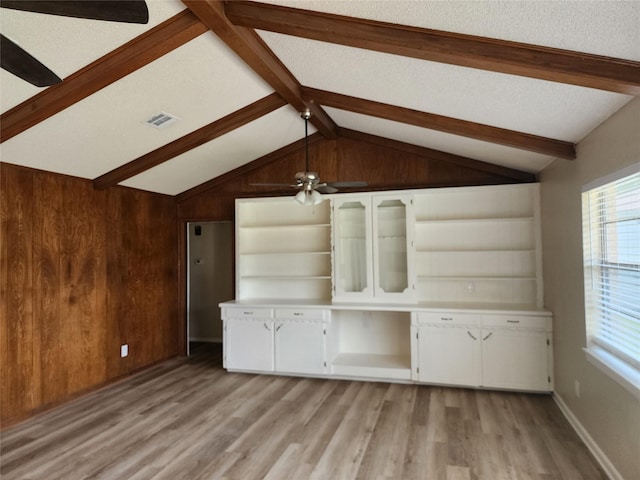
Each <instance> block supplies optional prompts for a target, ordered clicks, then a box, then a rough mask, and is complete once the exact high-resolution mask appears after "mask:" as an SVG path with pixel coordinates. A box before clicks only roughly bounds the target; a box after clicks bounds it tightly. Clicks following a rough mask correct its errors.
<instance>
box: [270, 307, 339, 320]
mask: <svg viewBox="0 0 640 480" xmlns="http://www.w3.org/2000/svg"><path fill="white" fill-rule="evenodd" d="M327 313H328V310H325V309H322V308H276V314H275V317H276V318H280V319H285V318H286V319H292V318H293V319H300V320H302V319H305V320H324V319H325V318H326V317H327V315H326V314H327Z"/></svg>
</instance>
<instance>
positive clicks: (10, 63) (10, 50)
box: [0, 35, 62, 87]
mask: <svg viewBox="0 0 640 480" xmlns="http://www.w3.org/2000/svg"><path fill="white" fill-rule="evenodd" d="M0 50H1V51H2V56H0V67H2V68H3V69H4V70H6V71H7V72H10V73H13V74H14V75H15V76H17V77H20V78H21V79H23V80H26V81H27V82H29V83H31V84H32V85H35V86H36V87H48V86H50V85H54V84H56V83H60V82H62V79H61V78H60V77H58V76H57V75H56V74H55V73H53V72H52V71H51V70H49V69H48V68H47V67H45V66H44V65H43V64H42V63H40V62H39V61H38V60H36V59H35V58H34V57H32V56H31V55H30V54H29V53H27V52H26V51H25V50H24V49H23V48H22V47H20V46H18V45H17V44H15V43H13V42H12V41H11V40H9V39H8V38H7V37H5V36H4V35H0Z"/></svg>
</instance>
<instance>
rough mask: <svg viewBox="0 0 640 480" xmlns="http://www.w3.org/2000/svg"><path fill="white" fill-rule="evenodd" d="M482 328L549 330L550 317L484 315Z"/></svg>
mask: <svg viewBox="0 0 640 480" xmlns="http://www.w3.org/2000/svg"><path fill="white" fill-rule="evenodd" d="M482 326H483V327H520V328H533V329H536V330H549V329H550V328H551V317H549V316H545V315H539V316H536V315H484V316H483V318H482Z"/></svg>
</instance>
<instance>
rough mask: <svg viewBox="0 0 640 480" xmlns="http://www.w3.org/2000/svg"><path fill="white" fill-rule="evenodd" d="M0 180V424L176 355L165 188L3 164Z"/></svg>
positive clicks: (171, 234) (172, 232)
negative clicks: (98, 186) (158, 190)
mask: <svg viewBox="0 0 640 480" xmlns="http://www.w3.org/2000/svg"><path fill="white" fill-rule="evenodd" d="M0 191H1V195H2V196H1V202H0V213H1V219H2V229H1V235H2V238H1V242H2V243H1V245H0V249H1V265H0V275H1V278H0V279H1V284H2V287H1V288H2V291H1V292H0V293H1V297H2V298H1V303H0V315H1V317H0V320H1V324H0V372H1V375H2V391H1V393H0V400H1V406H0V420H1V421H2V426H3V428H4V427H6V426H8V425H10V424H12V423H14V422H16V421H18V420H20V419H23V418H26V417H27V416H29V415H31V414H33V413H35V412H37V411H39V410H42V409H46V408H49V407H51V406H54V405H57V404H60V403H62V402H65V401H67V400H69V399H71V398H73V397H75V396H77V395H79V394H81V393H82V392H85V391H88V390H91V389H93V388H96V387H98V386H100V385H103V384H106V383H108V382H111V381H113V380H114V379H117V378H120V377H123V376H125V375H127V374H128V373H130V372H132V371H134V370H136V369H139V368H141V367H144V366H146V365H149V364H152V363H155V362H157V361H160V360H163V359H166V358H169V357H172V356H175V355H176V354H177V352H178V331H177V326H178V323H177V319H178V298H177V295H178V277H177V265H178V262H177V255H176V253H177V250H178V247H177V230H176V227H175V225H176V207H175V202H174V199H173V198H171V197H167V196H163V195H157V194H151V193H146V192H141V191H137V190H131V189H126V188H119V187H118V188H112V189H109V190H105V191H96V190H94V188H93V186H92V184H91V182H90V181H85V180H81V179H77V178H73V177H67V176H63V175H56V174H51V173H46V172H41V171H37V170H31V169H27V168H23V167H15V166H12V165H7V164H0ZM122 343H128V344H129V356H128V357H127V358H124V359H122V358H120V345H121V344H122Z"/></svg>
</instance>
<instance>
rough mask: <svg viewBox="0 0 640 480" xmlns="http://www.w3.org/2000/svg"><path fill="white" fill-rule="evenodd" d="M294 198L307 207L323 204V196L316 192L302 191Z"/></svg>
mask: <svg viewBox="0 0 640 480" xmlns="http://www.w3.org/2000/svg"><path fill="white" fill-rule="evenodd" d="M294 198H295V200H296V202H298V203H299V204H300V205H304V206H307V207H310V206H313V205H318V204H319V203H322V194H321V193H320V192H318V191H316V190H307V189H304V190H300V191H299V192H298V193H296V196H295V197H294Z"/></svg>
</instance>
